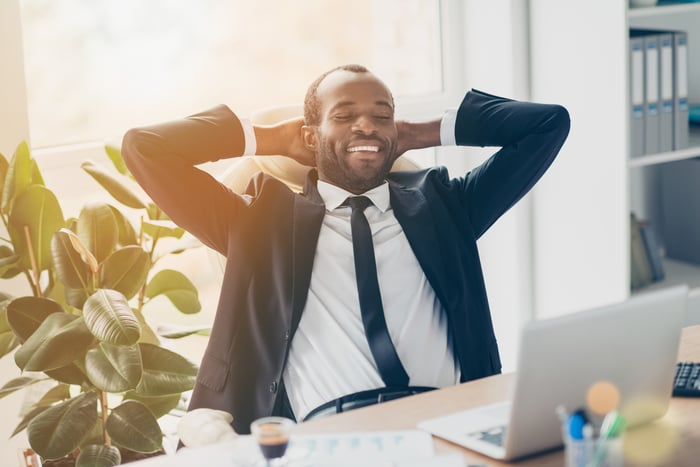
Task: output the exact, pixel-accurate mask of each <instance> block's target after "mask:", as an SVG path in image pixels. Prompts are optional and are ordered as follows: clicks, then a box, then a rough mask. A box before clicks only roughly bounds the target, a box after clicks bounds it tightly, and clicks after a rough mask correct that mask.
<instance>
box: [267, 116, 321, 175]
mask: <svg viewBox="0 0 700 467" xmlns="http://www.w3.org/2000/svg"><path fill="white" fill-rule="evenodd" d="M303 125H304V118H303V117H294V118H290V119H288V120H284V121H281V122H279V123H275V124H274V125H255V126H254V129H255V139H256V141H257V151H256V153H257V154H258V155H261V156H262V155H268V156H274V155H281V156H287V157H290V158H292V159H294V160H295V161H297V162H299V163H300V164H303V165H307V166H310V167H315V166H316V154H315V153H314V152H313V151H312V150H310V149H308V148H307V147H306V146H305V145H304V141H303V138H302V134H301V127H302V126H303Z"/></svg>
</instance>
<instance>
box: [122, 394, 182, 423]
mask: <svg viewBox="0 0 700 467" xmlns="http://www.w3.org/2000/svg"><path fill="white" fill-rule="evenodd" d="M181 397H182V396H181V395H180V394H169V395H167V396H154V397H148V396H140V395H138V394H136V393H134V392H131V391H130V392H127V393H126V394H125V395H124V400H137V401H139V402H141V403H142V404H144V405H145V406H146V407H148V409H149V410H150V411H151V413H153V415H154V416H155V417H156V418H160V417H162V416H163V415H167V414H169V413H170V412H171V411H172V410H173V409H174V408H175V407H177V406H178V404H179V403H180V399H181Z"/></svg>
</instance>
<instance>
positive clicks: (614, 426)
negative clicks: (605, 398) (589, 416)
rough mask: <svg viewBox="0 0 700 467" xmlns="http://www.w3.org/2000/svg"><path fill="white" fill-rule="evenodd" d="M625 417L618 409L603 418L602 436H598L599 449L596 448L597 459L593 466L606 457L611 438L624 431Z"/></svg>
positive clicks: (596, 466)
mask: <svg viewBox="0 0 700 467" xmlns="http://www.w3.org/2000/svg"><path fill="white" fill-rule="evenodd" d="M625 423H626V422H625V419H624V418H623V417H622V416H621V415H620V414H619V412H618V411H617V410H613V411H612V412H608V414H607V415H606V416H605V418H604V419H603V424H602V425H601V427H600V436H599V438H598V449H596V453H595V459H594V460H593V465H592V467H598V466H600V465H601V462H602V461H603V459H604V458H605V453H606V451H607V441H608V440H609V439H610V438H614V437H616V436H618V435H620V434H621V433H622V431H623V430H624V429H625Z"/></svg>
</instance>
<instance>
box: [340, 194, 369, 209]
mask: <svg viewBox="0 0 700 467" xmlns="http://www.w3.org/2000/svg"><path fill="white" fill-rule="evenodd" d="M345 202H346V203H347V204H349V205H350V207H351V208H352V210H353V211H355V210H356V209H359V210H360V211H364V210H365V208H366V207H367V206H369V205H370V204H372V201H371V200H370V199H369V198H368V197H366V196H349V197H348V199H347V200H345Z"/></svg>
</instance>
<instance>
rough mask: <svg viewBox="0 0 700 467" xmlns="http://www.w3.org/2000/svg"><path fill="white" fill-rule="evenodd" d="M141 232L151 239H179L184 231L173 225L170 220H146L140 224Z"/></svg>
mask: <svg viewBox="0 0 700 467" xmlns="http://www.w3.org/2000/svg"><path fill="white" fill-rule="evenodd" d="M141 226H142V228H143V232H144V233H145V234H146V235H149V236H150V237H151V238H162V237H175V238H180V237H182V236H183V235H184V234H185V229H183V228H182V227H178V226H177V225H175V223H174V222H173V221H170V220H148V221H146V220H145V221H143V222H142V223H141Z"/></svg>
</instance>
